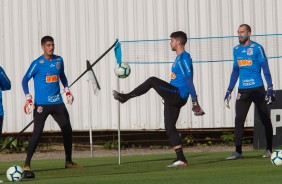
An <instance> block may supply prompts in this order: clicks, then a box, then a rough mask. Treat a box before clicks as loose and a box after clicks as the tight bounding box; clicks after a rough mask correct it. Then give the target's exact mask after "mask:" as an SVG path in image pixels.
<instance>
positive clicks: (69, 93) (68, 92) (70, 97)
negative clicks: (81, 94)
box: [64, 87, 74, 105]
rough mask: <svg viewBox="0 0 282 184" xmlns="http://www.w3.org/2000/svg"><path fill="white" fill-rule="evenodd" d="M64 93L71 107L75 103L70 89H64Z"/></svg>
mask: <svg viewBox="0 0 282 184" xmlns="http://www.w3.org/2000/svg"><path fill="white" fill-rule="evenodd" d="M64 92H65V93H66V97H67V103H68V104H70V105H71V104H72V103H73V100H74V97H73V96H72V94H71V92H70V90H69V88H68V87H65V88H64Z"/></svg>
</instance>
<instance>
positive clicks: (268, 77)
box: [258, 46, 275, 104]
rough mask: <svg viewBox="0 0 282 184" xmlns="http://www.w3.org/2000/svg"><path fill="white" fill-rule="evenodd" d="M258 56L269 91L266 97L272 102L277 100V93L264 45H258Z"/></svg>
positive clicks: (269, 102)
mask: <svg viewBox="0 0 282 184" xmlns="http://www.w3.org/2000/svg"><path fill="white" fill-rule="evenodd" d="M258 58H259V63H260V66H261V68H262V71H263V74H264V78H265V81H266V83H267V92H266V98H265V99H266V100H267V104H271V103H272V102H273V101H274V100H275V93H274V92H273V84H272V77H271V73H270V70H269V65H268V61H267V58H266V55H265V52H264V49H263V47H262V46H259V47H258Z"/></svg>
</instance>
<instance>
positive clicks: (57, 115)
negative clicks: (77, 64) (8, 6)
mask: <svg viewBox="0 0 282 184" xmlns="http://www.w3.org/2000/svg"><path fill="white" fill-rule="evenodd" d="M41 47H42V50H43V52H44V53H43V55H41V56H40V57H39V58H37V59H36V60H34V61H33V62H32V63H31V65H30V67H29V69H28V70H27V72H26V74H25V76H24V77H23V79H22V87H23V91H24V94H25V96H26V104H25V106H24V112H25V113H26V114H30V113H31V112H32V111H33V118H34V129H33V132H32V136H31V139H30V141H29V145H28V149H27V157H26V160H25V165H24V178H35V175H34V173H33V171H32V170H31V167H30V162H31V158H32V156H33V154H34V152H35V150H36V147H37V144H38V141H39V139H40V137H41V134H42V131H43V128H44V124H45V121H46V119H47V117H48V116H49V115H51V116H52V117H53V118H54V120H55V121H56V122H57V123H58V125H59V126H60V128H61V130H62V133H63V139H64V148H65V156H66V163H65V168H76V167H79V166H78V165H77V164H76V163H74V162H73V161H72V127H71V123H70V118H69V113H68V111H67V109H66V106H65V104H64V102H63V99H62V96H61V94H60V84H59V82H60V81H61V82H62V84H63V86H64V92H65V94H66V97H67V102H68V103H69V104H72V103H73V100H74V98H73V95H72V94H71V92H70V90H69V88H68V81H67V78H66V75H65V72H64V61H63V58H62V57H61V56H57V55H55V54H54V49H55V45H54V39H53V38H52V37H51V36H44V37H43V38H42V39H41ZM31 78H33V80H34V92H35V98H34V103H33V99H32V96H31V94H30V93H29V88H28V81H29V80H30V79H31Z"/></svg>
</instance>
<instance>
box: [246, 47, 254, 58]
mask: <svg viewBox="0 0 282 184" xmlns="http://www.w3.org/2000/svg"><path fill="white" fill-rule="evenodd" d="M247 55H248V56H251V55H253V48H248V50H247Z"/></svg>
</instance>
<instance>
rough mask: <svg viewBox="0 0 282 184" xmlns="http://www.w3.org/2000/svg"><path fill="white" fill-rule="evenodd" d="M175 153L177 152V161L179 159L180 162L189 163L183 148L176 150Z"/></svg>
mask: <svg viewBox="0 0 282 184" xmlns="http://www.w3.org/2000/svg"><path fill="white" fill-rule="evenodd" d="M174 151H175V153H176V156H177V159H178V160H181V161H183V162H187V160H186V158H185V156H184V154H183V150H182V148H177V149H175V150H174Z"/></svg>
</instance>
